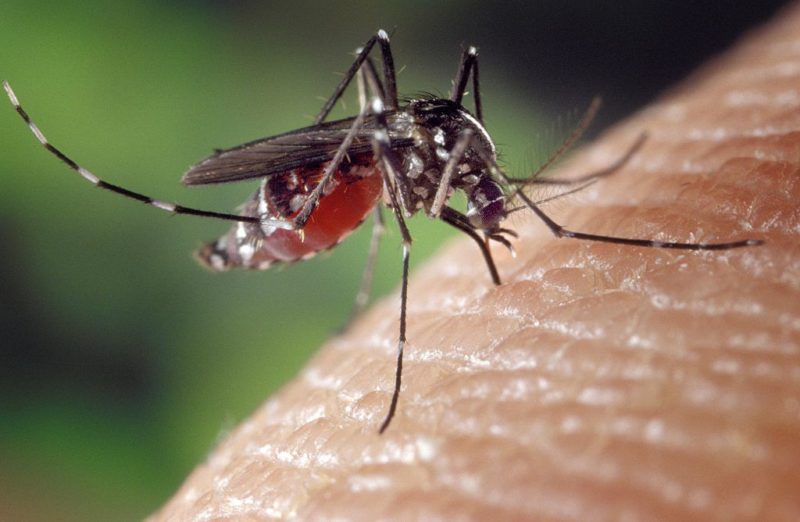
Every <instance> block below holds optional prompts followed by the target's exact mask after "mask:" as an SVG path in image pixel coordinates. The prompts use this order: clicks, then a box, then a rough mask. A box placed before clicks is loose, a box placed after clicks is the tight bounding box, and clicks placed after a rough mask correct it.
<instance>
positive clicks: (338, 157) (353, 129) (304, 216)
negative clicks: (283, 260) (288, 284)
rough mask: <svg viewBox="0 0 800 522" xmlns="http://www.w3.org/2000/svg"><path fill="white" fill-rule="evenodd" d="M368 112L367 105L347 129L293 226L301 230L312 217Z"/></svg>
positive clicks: (293, 221) (294, 220)
mask: <svg viewBox="0 0 800 522" xmlns="http://www.w3.org/2000/svg"><path fill="white" fill-rule="evenodd" d="M367 112H368V107H367V106H366V105H365V106H364V107H362V108H361V111H359V113H358V116H356V118H355V120H353V124H352V125H351V126H350V130H348V131H347V135H346V136H345V137H344V140H343V141H342V144H341V145H339V148H338V149H337V150H336V154H334V156H333V158H332V159H331V160H330V161H329V162H328V164H327V165H326V166H325V170H324V171H323V173H322V179H321V180H320V182H319V184H318V185H317V186H316V187H314V190H312V191H311V193H310V194H309V195H308V197H307V198H306V201H305V203H303V208H302V209H301V210H300V212H299V213H298V214H297V216H296V217H295V218H294V219H293V220H292V226H293V228H294V229H296V230H301V229H302V228H303V227H304V226H305V224H306V223H307V222H308V219H309V218H310V217H311V213H312V212H314V209H315V208H316V207H317V203H319V198H320V197H321V196H322V192H323V191H324V190H325V186H326V185H327V184H328V182H329V181H330V179H331V177H333V173H334V172H336V169H337V168H339V165H340V164H341V163H342V160H343V159H344V157H345V156H346V155H347V149H349V148H350V145H352V144H353V140H354V139H355V137H356V134H358V131H359V130H361V126H362V125H363V124H364V118H366V116H367Z"/></svg>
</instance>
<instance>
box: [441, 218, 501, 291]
mask: <svg viewBox="0 0 800 522" xmlns="http://www.w3.org/2000/svg"><path fill="white" fill-rule="evenodd" d="M439 218H440V219H441V220H442V221H444V222H445V223H447V224H448V225H450V226H452V227H454V228H457V229H458V230H460V231H461V232H463V233H465V234H467V235H468V236H469V237H471V238H472V239H473V240H474V241H475V243H477V244H478V248H480V249H481V254H483V259H484V261H486V267H487V268H488V269H489V275H490V276H491V277H492V283H494V284H495V285H500V284H501V281H500V274H499V273H498V272H497V266H495V264H494V258H493V257H492V252H491V250H489V246H488V245H487V244H486V241H485V240H484V238H483V237H481V236H480V234H478V232H476V230H475V227H474V226H472V225H471V224H470V222H469V220H468V219H467V217H466V216H464V215H463V214H461V213H460V212H458V211H456V210H455V209H452V208H450V207H444V208H443V209H442V213H441V214H440V215H439Z"/></svg>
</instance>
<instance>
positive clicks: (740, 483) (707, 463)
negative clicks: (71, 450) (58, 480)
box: [152, 6, 800, 520]
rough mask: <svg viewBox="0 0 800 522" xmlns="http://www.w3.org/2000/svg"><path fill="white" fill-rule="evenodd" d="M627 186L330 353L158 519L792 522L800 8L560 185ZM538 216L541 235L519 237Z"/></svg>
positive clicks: (443, 264)
mask: <svg viewBox="0 0 800 522" xmlns="http://www.w3.org/2000/svg"><path fill="white" fill-rule="evenodd" d="M645 130H646V131H647V132H648V134H649V137H648V140H647V142H646V143H645V145H644V147H643V148H642V149H641V151H639V152H638V153H637V154H636V156H635V157H634V158H633V159H632V160H631V161H630V162H629V163H628V164H627V165H626V166H625V167H624V168H623V169H622V170H621V171H619V172H617V173H615V174H614V175H613V176H611V177H610V178H607V179H604V180H603V181H601V182H600V183H597V184H595V185H594V186H592V187H591V188H590V189H588V190H586V191H584V192H582V193H581V194H580V195H578V196H574V197H571V198H569V199H568V200H567V201H566V202H563V201H562V202H561V203H557V204H555V205H550V206H549V207H548V208H547V210H549V211H550V213H551V215H553V217H554V218H556V219H557V221H559V222H560V223H562V224H563V225H565V226H568V227H570V228H572V229H575V230H581V231H585V232H593V233H600V234H611V235H618V236H625V237H645V238H654V239H659V240H664V241H667V240H670V241H704V242H716V241H729V240H738V239H748V238H749V239H762V240H764V241H765V244H764V245H762V246H756V247H747V248H740V249H735V250H729V251H720V252H686V251H674V250H663V249H652V248H651V249H648V248H637V247H629V246H622V245H614V244H602V243H593V242H587V241H578V240H574V239H556V238H554V237H553V236H552V235H551V234H550V233H549V231H548V230H547V229H546V227H544V225H543V224H542V223H541V222H540V221H537V220H536V219H535V218H534V217H532V216H530V215H529V213H526V212H518V213H516V214H515V215H514V216H513V217H512V218H511V219H510V220H509V223H508V225H510V226H512V227H513V228H514V229H515V230H516V231H517V232H518V233H519V234H520V238H519V240H518V241H517V242H516V243H515V248H516V250H517V256H516V257H512V256H510V255H509V254H508V253H507V252H505V251H504V250H503V249H502V248H499V249H495V254H496V259H497V262H498V268H499V271H500V274H501V277H502V278H503V281H504V283H503V284H502V285H501V286H497V287H495V286H493V285H492V284H491V282H490V280H489V277H488V275H487V273H486V269H485V266H484V265H483V261H482V259H481V257H480V253H479V252H478V249H477V248H475V245H474V244H472V243H471V241H470V240H469V239H467V238H464V239H460V240H457V241H455V242H454V243H453V244H451V245H448V246H447V247H446V248H445V249H444V250H443V251H442V252H441V253H440V254H439V255H438V256H437V257H436V258H434V259H433V260H431V261H430V262H429V263H428V264H427V265H426V266H425V267H423V268H422V269H421V270H418V271H417V272H415V273H413V274H412V277H411V282H410V288H409V296H410V301H409V307H408V314H409V315H408V339H409V341H408V344H407V345H406V359H405V360H406V365H405V372H404V376H403V377H404V381H403V389H402V394H401V396H400V403H399V408H398V414H397V416H396V417H395V419H394V421H393V422H392V425H391V426H390V427H389V429H388V430H387V431H386V432H385V433H384V434H383V435H378V427H379V425H380V423H381V421H382V420H383V417H384V415H385V414H386V410H387V408H388V405H389V400H390V397H391V391H392V385H393V379H394V349H395V344H396V336H397V321H398V307H399V304H398V299H399V297H398V294H397V293H395V294H393V295H392V296H390V297H388V298H387V299H384V300H382V301H381V302H379V303H377V304H376V305H375V306H373V307H372V308H371V309H369V310H368V311H367V312H366V313H365V314H363V316H362V317H361V318H360V319H359V320H358V321H356V322H355V323H354V324H353V325H352V326H351V328H350V329H348V330H347V331H346V332H344V333H343V334H341V335H339V336H337V337H335V338H333V339H331V341H330V342H328V343H327V344H326V345H325V346H323V347H322V348H321V350H320V352H319V354H318V355H317V356H316V357H315V358H314V359H313V360H312V361H311V362H310V363H309V364H308V366H307V367H306V368H305V369H304V370H303V371H302V373H301V374H300V375H299V376H298V377H297V378H296V379H295V380H294V381H292V382H291V383H289V384H288V385H286V386H285V387H284V388H283V389H282V390H281V391H280V392H278V393H277V394H276V395H275V396H273V397H271V398H270V399H269V400H268V401H267V402H266V403H265V404H264V405H263V406H262V407H261V408H259V409H258V410H257V411H256V412H255V413H254V414H253V415H252V416H251V417H250V418H249V419H247V420H245V421H244V422H243V423H242V424H241V425H240V426H239V427H238V428H237V429H236V430H234V431H233V432H232V433H231V434H230V435H229V436H228V437H227V438H226V439H225V440H224V441H222V442H221V443H220V444H219V446H218V447H217V448H216V449H214V450H213V451H212V453H211V454H210V455H209V456H208V458H207V460H206V462H205V463H204V464H202V465H200V466H199V467H198V468H197V469H196V470H195V471H194V472H193V473H192V474H191V475H190V476H189V477H188V478H187V480H186V482H185V483H184V484H183V486H182V487H181V488H180V489H179V490H178V492H177V493H176V494H175V496H174V497H173V498H172V499H171V500H170V501H169V502H168V503H167V504H166V505H165V506H164V507H163V508H162V509H161V511H160V512H159V513H157V514H156V515H154V516H153V518H152V520H190V519H193V520H218V519H228V518H231V519H235V520H267V519H271V518H297V519H303V520H319V519H324V520H329V519H338V520H345V519H346V520H690V519H696V520H799V519H800V494H798V492H800V473H798V469H800V241H798V236H800V210H798V202H800V8H798V6H795V7H794V8H793V9H791V10H788V11H786V12H784V13H783V15H782V16H781V17H780V18H779V19H777V20H776V21H775V22H773V23H772V24H771V25H770V26H769V27H767V28H765V29H763V30H761V31H759V32H758V33H755V34H753V35H750V36H749V37H748V38H747V39H746V40H745V41H743V42H742V43H740V44H739V45H737V46H736V48H735V49H734V50H733V51H731V52H730V53H728V54H727V55H725V56H723V57H722V58H720V59H719V60H717V61H715V62H714V63H712V64H711V65H710V66H707V67H705V68H704V69H703V70H702V71H701V72H700V73H698V74H695V75H694V76H693V77H692V78H690V79H689V80H688V81H687V82H686V83H685V84H683V85H682V86H680V87H679V88H677V89H674V90H673V91H671V92H670V93H669V94H668V95H667V96H665V97H664V98H663V99H662V100H660V101H658V102H657V103H655V104H653V105H652V106H650V107H649V108H647V109H645V110H644V111H642V112H641V113H639V114H638V115H636V116H634V117H633V118H631V119H629V120H627V121H626V122H624V123H623V124H621V125H619V126H617V127H615V128H614V129H612V130H611V131H609V132H607V133H606V134H605V135H604V136H603V137H602V138H601V139H599V140H598V141H597V142H596V143H594V144H591V145H589V146H588V147H586V148H584V149H583V150H582V151H580V152H579V153H578V154H577V156H576V157H575V158H574V159H573V160H572V161H570V162H568V163H567V164H566V165H565V168H563V169H560V170H558V172H554V173H553V175H555V176H559V177H567V176H579V175H580V174H582V173H586V172H591V171H593V170H596V169H598V168H602V167H603V166H605V165H607V164H609V163H611V162H613V161H614V160H615V159H616V158H617V157H619V156H620V155H621V154H622V153H624V151H625V150H626V149H627V147H629V146H630V144H631V143H632V142H633V141H634V140H635V138H636V136H637V135H639V133H641V132H642V131H645ZM526 214H528V215H526Z"/></svg>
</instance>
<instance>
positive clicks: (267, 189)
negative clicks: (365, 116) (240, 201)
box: [197, 155, 383, 270]
mask: <svg viewBox="0 0 800 522" xmlns="http://www.w3.org/2000/svg"><path fill="white" fill-rule="evenodd" d="M371 160H372V157H371V155H370V156H364V157H361V158H355V161H354V163H352V164H351V163H346V164H344V165H343V166H341V167H340V168H339V170H338V171H337V172H336V173H334V175H333V177H332V179H331V182H330V183H329V184H328V187H327V190H326V191H325V193H324V194H323V196H322V197H321V198H320V200H319V203H318V205H317V208H316V209H315V210H314V212H313V213H312V214H311V216H310V218H309V220H308V222H307V223H306V225H305V227H304V228H303V230H302V231H299V230H286V229H285V228H279V227H278V228H271V227H263V226H259V225H257V224H254V223H237V224H236V225H234V226H233V228H232V229H231V230H230V231H229V232H228V233H227V234H226V235H225V236H223V237H221V238H220V239H219V240H217V241H215V242H212V243H209V244H207V245H206V246H204V247H203V248H202V249H200V250H199V251H198V253H197V256H198V258H199V259H200V260H201V261H202V262H203V263H204V264H205V265H207V266H208V267H209V268H211V269H213V270H227V269H230V268H235V267H242V268H251V269H265V268H268V267H269V266H270V265H271V264H272V263H274V262H278V261H283V262H291V261H298V260H300V259H307V258H309V257H311V256H313V255H314V254H316V253H317V252H320V251H323V250H327V249H329V248H332V247H334V246H336V245H337V244H338V243H339V242H341V241H342V240H343V239H344V238H345V237H347V235H348V234H350V232H352V231H353V230H354V229H355V228H356V227H358V225H359V224H360V223H361V222H362V221H364V219H365V218H366V217H367V215H368V214H369V213H370V212H371V211H372V209H373V208H375V205H377V204H378V201H379V199H380V196H381V192H382V190H383V180H382V179H381V175H380V172H378V171H377V169H376V168H375V167H374V164H373V163H372V161H371ZM323 169H324V165H323V166H317V167H313V168H301V169H294V170H292V171H289V172H286V173H284V174H280V175H278V176H271V177H270V178H268V179H266V181H265V182H264V183H263V184H262V186H261V187H260V188H259V191H258V192H257V193H256V194H255V196H254V197H253V198H252V199H251V200H250V201H249V202H248V203H247V204H246V205H245V208H244V209H243V211H242V215H248V216H258V215H259V213H261V214H264V215H267V216H269V217H270V218H272V219H278V220H284V221H290V220H291V219H292V218H294V217H295V216H296V215H297V214H298V213H299V212H300V209H301V208H302V204H303V203H304V202H305V201H306V199H307V196H308V194H310V192H311V191H312V190H313V189H314V187H316V186H317V185H318V184H319V182H320V180H321V177H322V170H323Z"/></svg>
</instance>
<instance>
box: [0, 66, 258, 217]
mask: <svg viewBox="0 0 800 522" xmlns="http://www.w3.org/2000/svg"><path fill="white" fill-rule="evenodd" d="M3 89H5V91H6V94H7V95H8V98H9V100H11V104H12V105H13V106H14V109H15V110H16V111H17V114H19V115H20V117H22V119H23V120H25V123H27V124H28V128H29V129H30V130H31V132H32V133H33V135H34V136H36V139H37V140H39V143H41V144H42V146H43V147H44V148H45V149H47V150H48V151H49V152H50V153H51V154H53V156H55V157H57V158H58V159H60V160H61V161H62V162H64V163H66V164H67V166H68V167H69V168H71V169H72V170H74V171H75V172H77V173H78V174H80V175H81V177H82V178H83V179H85V180H86V181H88V182H89V183H91V184H92V185H94V186H95V187H98V188H101V189H105V190H109V191H111V192H115V193H117V194H119V195H121V196H125V197H126V198H130V199H135V200H136V201H141V202H142V203H145V204H147V205H150V206H153V207H155V208H157V209H159V210H163V211H165V212H169V213H170V214H187V215H191V216H200V217H206V218H212V219H221V220H225V221H245V222H249V223H258V218H257V217H252V216H237V215H235V214H226V213H221V212H213V211H210V210H200V209H196V208H189V207H184V206H183V205H178V204H176V203H169V202H167V201H162V200H160V199H155V198H151V197H150V196H145V195H144V194H140V193H138V192H134V191H132V190H128V189H126V188H124V187H120V186H119V185H114V184H112V183H108V182H106V181H103V180H102V179H100V178H98V177H97V176H95V175H94V174H92V173H91V172H89V171H88V170H86V169H85V168H83V167H81V166H80V165H78V164H77V163H75V161H73V160H72V158H70V157H69V156H67V155H66V154H64V153H63V152H61V151H60V150H59V149H57V148H56V147H55V146H54V145H53V144H51V143H50V142H49V141H47V138H46V137H45V135H44V134H42V131H41V130H39V127H37V126H36V124H35V123H34V122H33V120H31V118H30V116H28V113H27V112H25V109H23V108H22V105H20V103H19V100H18V99H17V95H16V94H14V91H13V90H12V89H11V85H9V84H8V82H7V81H3Z"/></svg>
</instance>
